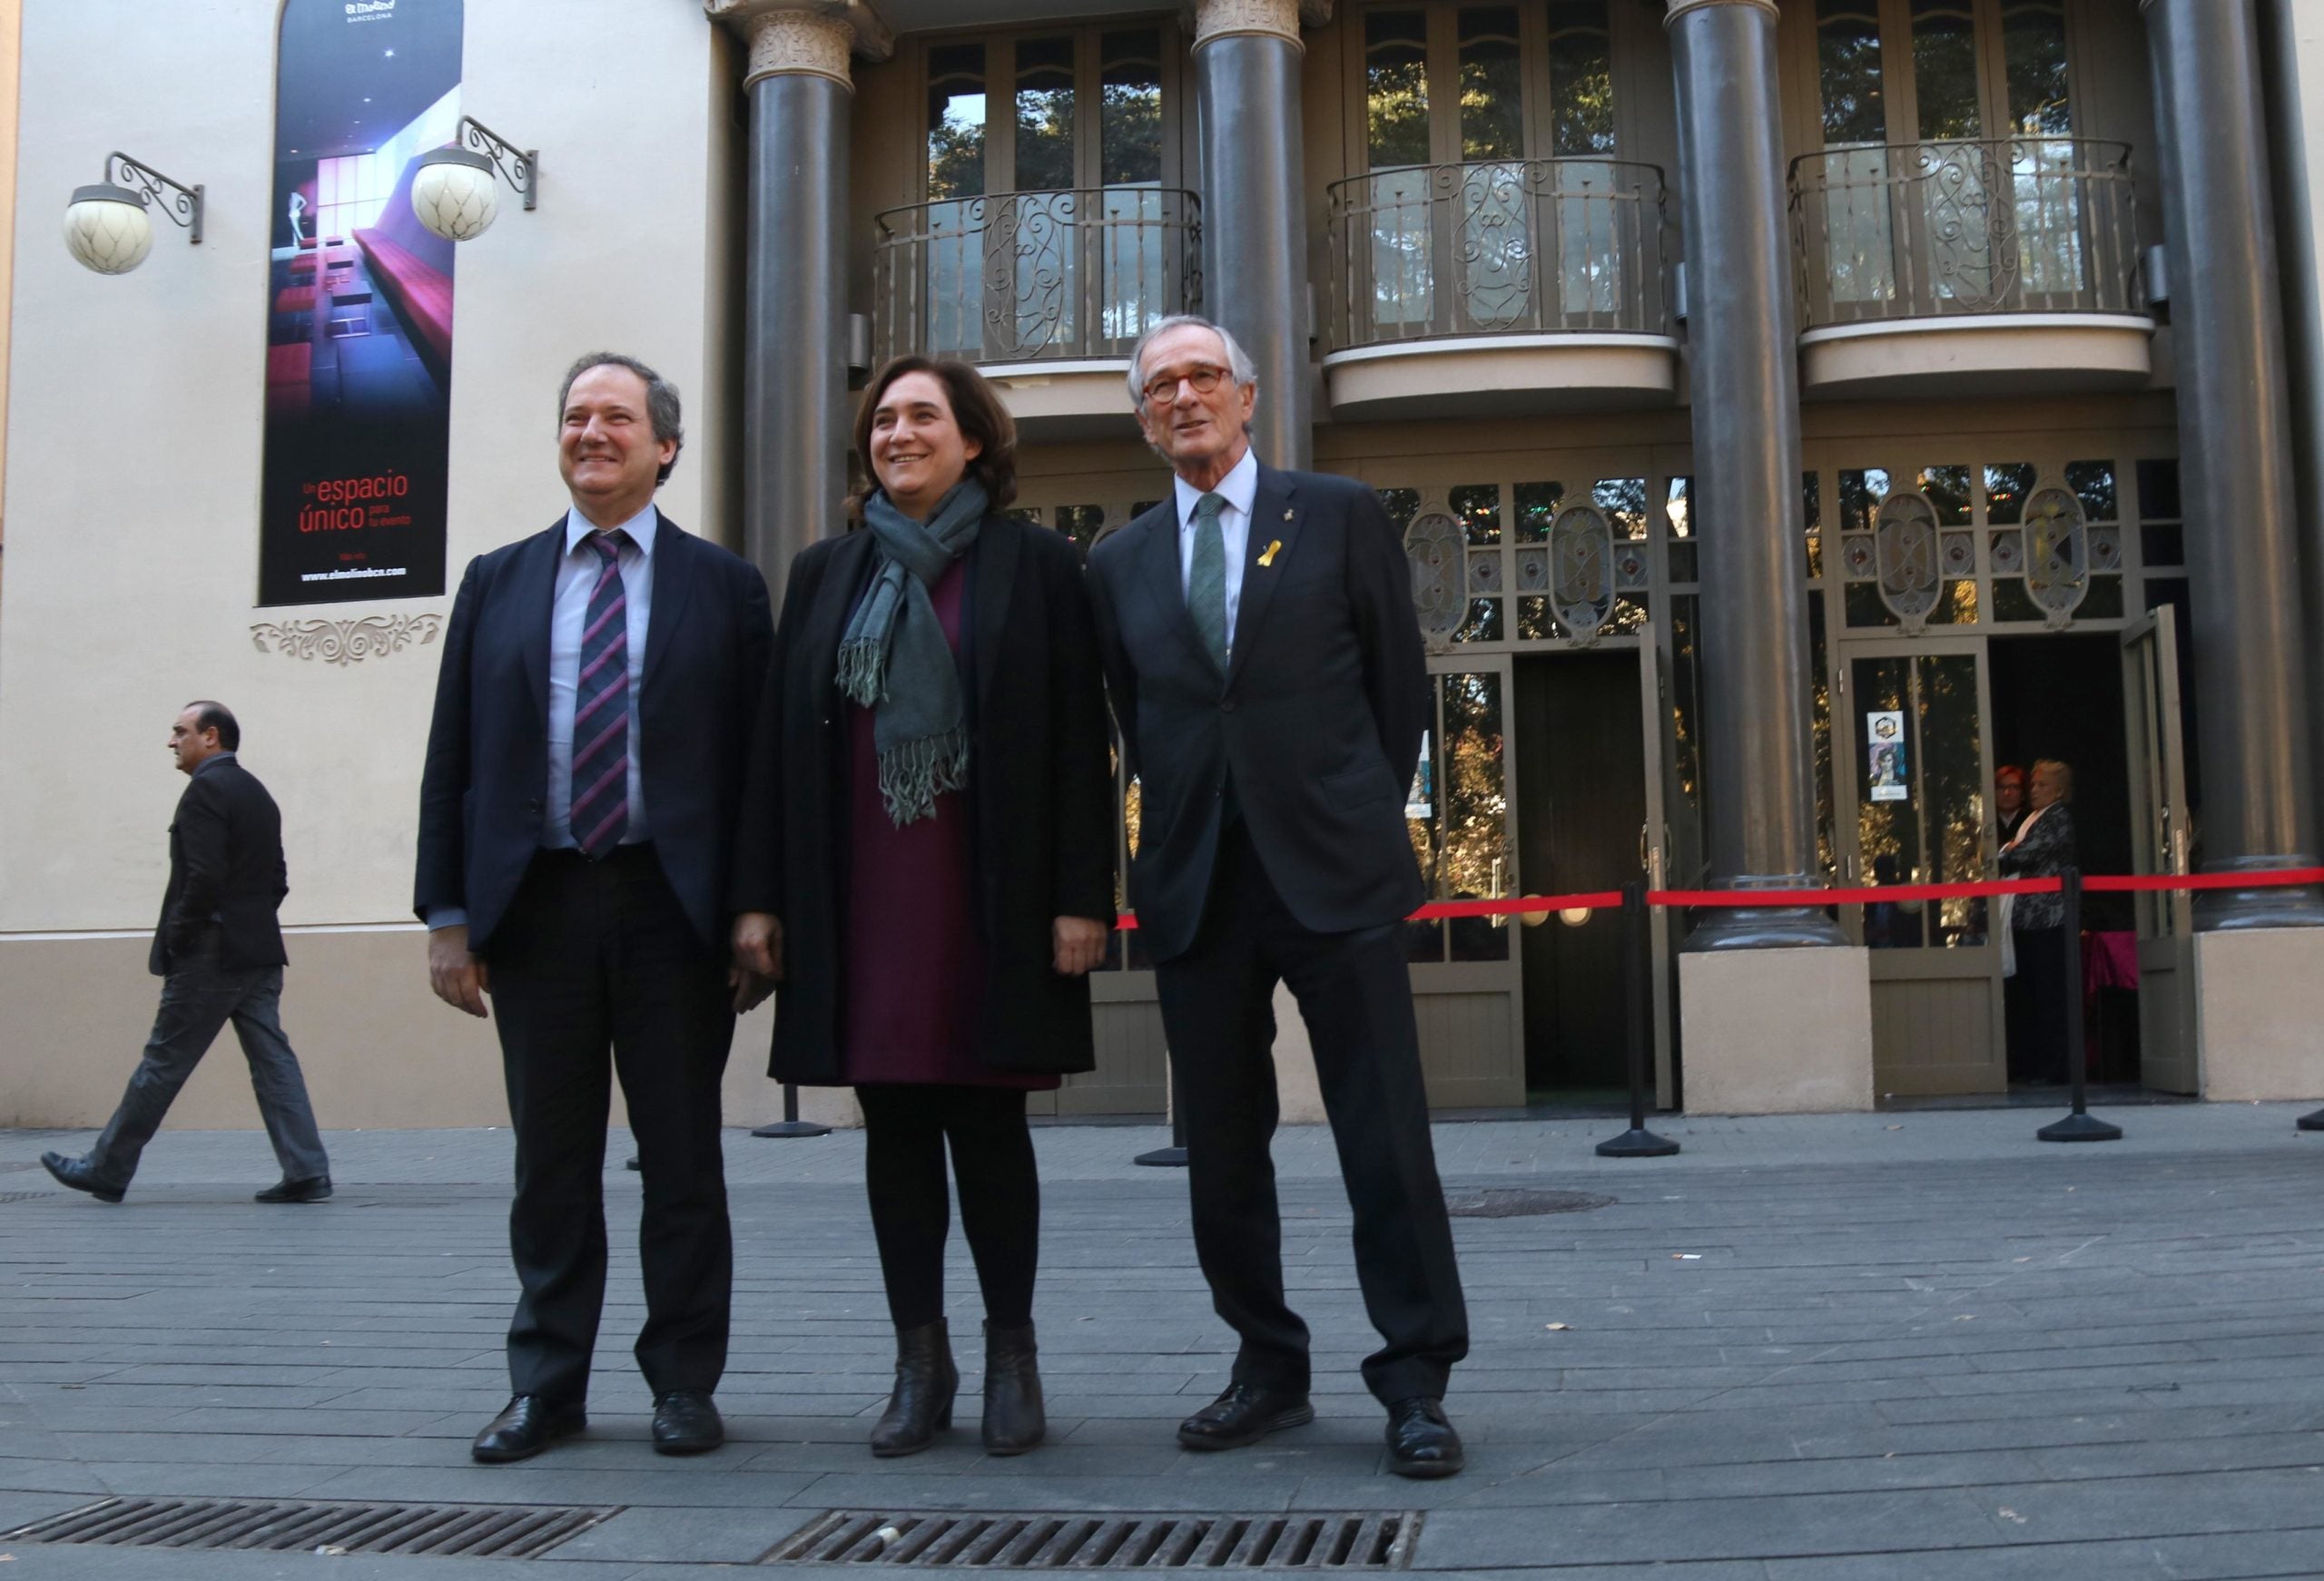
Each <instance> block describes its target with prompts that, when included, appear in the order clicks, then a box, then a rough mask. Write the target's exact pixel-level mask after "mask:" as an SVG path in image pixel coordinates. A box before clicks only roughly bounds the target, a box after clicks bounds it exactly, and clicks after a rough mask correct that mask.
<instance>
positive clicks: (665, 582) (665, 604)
mask: <svg viewBox="0 0 2324 1581" xmlns="http://www.w3.org/2000/svg"><path fill="white" fill-rule="evenodd" d="M654 515H655V527H654V604H653V609H652V613H651V614H649V615H648V617H647V619H646V622H645V673H644V674H643V675H642V676H641V677H640V678H639V690H640V691H641V692H642V691H644V690H645V688H646V687H650V686H652V685H653V684H654V674H655V671H657V670H659V669H660V668H661V667H662V662H663V660H665V659H666V658H667V657H668V656H669V653H670V644H671V643H674V642H675V641H676V640H677V635H678V632H679V630H680V629H681V628H682V627H684V624H685V618H686V604H687V601H688V600H690V599H691V598H692V597H693V596H694V568H695V567H694V540H693V539H692V538H691V537H689V536H687V535H685V534H684V532H682V531H680V530H679V527H678V524H677V523H675V522H674V521H672V520H670V518H669V517H667V516H664V515H662V513H661V512H660V511H658V510H657V511H655V513H654Z"/></svg>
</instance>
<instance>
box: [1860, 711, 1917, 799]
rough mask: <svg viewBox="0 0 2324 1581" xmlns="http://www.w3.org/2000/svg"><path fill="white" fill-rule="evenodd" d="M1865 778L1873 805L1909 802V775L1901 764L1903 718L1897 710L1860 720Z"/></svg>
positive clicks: (1902, 760)
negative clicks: (1862, 731) (1889, 802)
mask: <svg viewBox="0 0 2324 1581" xmlns="http://www.w3.org/2000/svg"><path fill="white" fill-rule="evenodd" d="M1864 740H1865V754H1866V761H1865V775H1866V780H1867V781H1869V783H1870V786H1871V793H1872V800H1875V801H1909V800H1912V796H1913V790H1912V784H1911V774H1910V771H1909V769H1908V767H1907V765H1906V764H1905V715H1904V713H1903V712H1902V711H1901V710H1889V711H1876V712H1871V713H1867V714H1866V715H1865V716H1864Z"/></svg>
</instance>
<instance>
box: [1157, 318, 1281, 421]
mask: <svg viewBox="0 0 2324 1581" xmlns="http://www.w3.org/2000/svg"><path fill="white" fill-rule="evenodd" d="M1172 329H1207V330H1209V331H1210V332H1211V333H1212V334H1214V335H1216V336H1217V337H1218V343H1219V344H1220V345H1222V346H1224V347H1226V371H1227V372H1228V373H1230V374H1232V375H1233V376H1234V378H1235V383H1236V387H1237V388H1249V387H1250V386H1252V385H1255V384H1256V383H1258V382H1259V369H1258V365H1257V364H1256V363H1254V362H1253V361H1252V360H1251V354H1250V353H1249V352H1247V351H1246V350H1244V349H1243V343H1242V342H1241V341H1240V340H1237V339H1235V337H1234V336H1232V335H1230V334H1228V333H1227V332H1226V329H1224V328H1223V327H1222V326H1220V325H1217V324H1214V323H1212V322H1211V321H1210V320H1209V319H1206V318H1204V317H1203V316H1202V315H1200V314H1199V313H1173V314H1171V315H1170V316H1169V317H1168V318H1167V319H1156V320H1155V321H1154V322H1153V323H1151V324H1149V325H1147V329H1146V333H1145V334H1143V335H1140V336H1139V337H1138V338H1137V345H1135V346H1133V347H1131V348H1130V352H1129V404H1130V405H1131V406H1132V407H1134V408H1138V409H1140V410H1143V409H1144V408H1145V406H1146V349H1147V346H1148V345H1149V344H1151V343H1152V342H1153V340H1154V339H1155V337H1157V336H1158V335H1164V334H1167V333H1168V332H1169V331H1170V330H1172Z"/></svg>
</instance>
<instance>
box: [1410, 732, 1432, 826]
mask: <svg viewBox="0 0 2324 1581" xmlns="http://www.w3.org/2000/svg"><path fill="white" fill-rule="evenodd" d="M1428 736H1429V732H1426V731H1423V732H1420V761H1419V762H1418V763H1417V764H1415V765H1414V766H1413V782H1412V784H1411V786H1410V787H1409V788H1407V789H1406V790H1405V791H1404V816H1405V817H1406V818H1408V819H1413V820H1418V821H1420V822H1422V823H1426V822H1427V821H1428V820H1430V819H1433V818H1434V817H1435V816H1436V761H1435V760H1434V759H1433V758H1432V757H1431V756H1430V755H1429V751H1428Z"/></svg>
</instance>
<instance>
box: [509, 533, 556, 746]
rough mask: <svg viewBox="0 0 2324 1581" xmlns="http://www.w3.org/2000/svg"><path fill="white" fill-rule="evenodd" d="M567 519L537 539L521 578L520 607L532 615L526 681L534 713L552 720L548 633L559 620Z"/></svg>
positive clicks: (527, 631)
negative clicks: (558, 592)
mask: <svg viewBox="0 0 2324 1581" xmlns="http://www.w3.org/2000/svg"><path fill="white" fill-rule="evenodd" d="M565 523H566V518H565V517H564V516H559V517H557V518H556V525H555V526H553V527H551V528H549V530H548V531H547V532H546V533H543V534H540V535H538V536H537V537H536V538H534V540H533V542H532V545H531V546H530V547H529V548H528V549H527V551H526V554H525V558H524V564H523V567H522V569H521V572H520V574H519V575H518V577H517V599H518V607H520V608H523V609H528V610H530V611H531V612H532V613H531V614H530V615H529V616H528V617H527V620H526V622H525V680H526V682H527V683H528V684H529V685H530V687H531V688H532V695H533V709H534V712H537V714H538V715H539V716H540V718H541V720H542V721H543V722H547V719H548V629H549V627H550V626H551V625H553V624H556V567H557V565H558V563H559V561H561V560H562V559H563V557H564V555H565Z"/></svg>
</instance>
